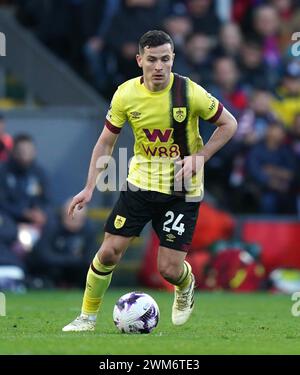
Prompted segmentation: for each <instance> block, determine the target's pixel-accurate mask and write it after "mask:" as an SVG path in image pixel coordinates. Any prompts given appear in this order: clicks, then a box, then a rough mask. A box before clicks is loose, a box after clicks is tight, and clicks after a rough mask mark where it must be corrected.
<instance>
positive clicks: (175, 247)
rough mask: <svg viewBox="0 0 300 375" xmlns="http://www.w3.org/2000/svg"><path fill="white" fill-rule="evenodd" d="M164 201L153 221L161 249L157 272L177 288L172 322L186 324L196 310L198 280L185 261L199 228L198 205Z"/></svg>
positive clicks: (169, 200) (179, 200)
mask: <svg viewBox="0 0 300 375" xmlns="http://www.w3.org/2000/svg"><path fill="white" fill-rule="evenodd" d="M158 199H160V200H161V199H165V204H164V205H161V206H162V207H163V208H162V209H158V210H157V211H156V214H155V217H154V218H153V220H152V224H153V228H154V230H155V231H156V233H157V235H158V237H159V240H160V248H159V252H158V269H159V271H160V273H161V274H162V276H163V277H164V278H165V279H166V280H167V281H169V282H170V283H171V284H173V285H174V294H175V295H174V303H173V308H172V322H173V324H175V325H181V324H184V323H185V322H186V321H187V320H188V319H189V317H190V315H191V313H192V311H193V308H194V285H195V278H194V275H193V274H192V268H191V266H190V264H189V263H188V262H187V261H186V260H185V257H186V254H187V251H188V250H189V248H190V245H191V242H192V237H193V233H194V228H195V225H196V221H197V217H198V211H199V202H186V201H185V199H184V198H180V197H174V196H171V197H166V198H163V197H158Z"/></svg>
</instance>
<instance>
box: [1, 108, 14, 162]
mask: <svg viewBox="0 0 300 375" xmlns="http://www.w3.org/2000/svg"><path fill="white" fill-rule="evenodd" d="M12 148H13V139H12V137H11V136H10V135H9V134H7V133H5V118H4V115H3V114H2V113H1V112H0V163H1V162H4V161H6V160H7V159H8V157H9V154H10V152H11V150H12Z"/></svg>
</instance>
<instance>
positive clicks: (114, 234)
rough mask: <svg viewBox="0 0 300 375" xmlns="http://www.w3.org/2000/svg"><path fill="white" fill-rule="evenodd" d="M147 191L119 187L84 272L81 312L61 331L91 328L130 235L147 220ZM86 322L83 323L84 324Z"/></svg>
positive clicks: (148, 214) (130, 239)
mask: <svg viewBox="0 0 300 375" xmlns="http://www.w3.org/2000/svg"><path fill="white" fill-rule="evenodd" d="M147 195H148V193H147V192H141V191H131V190H130V189H126V190H123V191H122V192H121V194H120V197H119V199H118V201H117V203H116V204H115V206H114V208H113V210H112V212H111V214H110V215H109V217H108V219H107V222H106V225H105V238H104V242H103V244H102V246H101V248H100V250H99V252H98V253H97V254H96V256H95V257H94V259H93V262H92V264H91V266H90V268H89V271H88V275H87V283H86V288H85V292H84V298H83V304H82V314H81V316H80V317H78V318H77V319H75V321H74V322H72V323H70V324H68V325H67V326H66V327H64V328H63V331H79V330H80V331H83V330H94V328H95V324H96V323H95V322H96V315H97V312H98V311H99V307H100V306H101V302H102V300H103V296H104V294H105V292H106V290H107V288H108V286H109V284H110V281H111V277H112V273H113V270H114V268H115V266H116V264H117V263H118V262H119V260H120V259H121V257H122V255H123V253H124V252H125V251H126V249H127V247H128V246H129V244H130V242H131V241H132V239H133V238H134V237H136V236H139V234H140V232H141V230H142V229H143V227H144V226H145V224H146V223H147V222H148V221H149V220H150V210H149V207H148V206H149V205H150V203H148V201H149V199H148V200H147V199H145V198H146V196H147ZM84 323H86V324H84Z"/></svg>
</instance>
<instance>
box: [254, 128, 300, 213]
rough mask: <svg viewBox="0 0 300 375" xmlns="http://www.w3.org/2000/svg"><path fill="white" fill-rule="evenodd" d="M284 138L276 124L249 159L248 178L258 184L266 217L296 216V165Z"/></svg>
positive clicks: (261, 207) (282, 130) (261, 206)
mask: <svg viewBox="0 0 300 375" xmlns="http://www.w3.org/2000/svg"><path fill="white" fill-rule="evenodd" d="M285 136H286V133H285V130H284V128H283V126H282V125H281V124H280V123H278V122H273V123H272V124H270V125H269V127H268V128H267V132H266V136H265V139H264V140H263V141H262V142H261V143H259V144H257V145H255V146H254V147H253V148H252V149H251V150H250V153H249V156H248V172H249V177H250V178H251V179H252V180H253V181H254V182H255V183H256V184H257V187H258V189H259V206H260V212H261V213H264V214H279V213H281V214H283V213H284V214H294V213H295V210H296V197H295V194H294V193H293V183H294V178H295V173H296V164H295V158H294V155H293V153H292V150H291V149H290V148H289V147H287V146H286V145H285V144H284V140H285Z"/></svg>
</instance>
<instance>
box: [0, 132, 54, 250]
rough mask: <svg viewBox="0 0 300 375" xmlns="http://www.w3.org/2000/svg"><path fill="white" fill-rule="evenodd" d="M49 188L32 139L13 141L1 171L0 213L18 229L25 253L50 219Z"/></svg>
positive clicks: (15, 139)
mask: <svg viewBox="0 0 300 375" xmlns="http://www.w3.org/2000/svg"><path fill="white" fill-rule="evenodd" d="M49 201H50V200H49V185H48V182H47V179H46V176H45V172H44V171H43V169H42V168H41V167H40V166H39V165H38V164H37V163H36V149H35V145H34V143H33V140H32V138H31V136H29V135H27V134H20V135H17V136H16V137H15V138H14V147H13V150H12V155H11V158H10V159H9V160H8V161H7V162H6V163H4V164H3V165H2V166H1V169H0V210H1V211H2V212H3V213H5V214H6V215H7V216H9V217H10V218H11V219H12V220H13V221H14V222H15V223H16V224H17V225H18V235H19V241H20V243H21V244H22V245H24V248H23V250H30V248H31V246H32V244H33V242H34V241H35V240H36V239H37V238H38V237H39V235H40V233H41V231H42V229H43V228H44V226H45V224H46V223H47V220H48V219H49V216H50V209H49Z"/></svg>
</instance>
